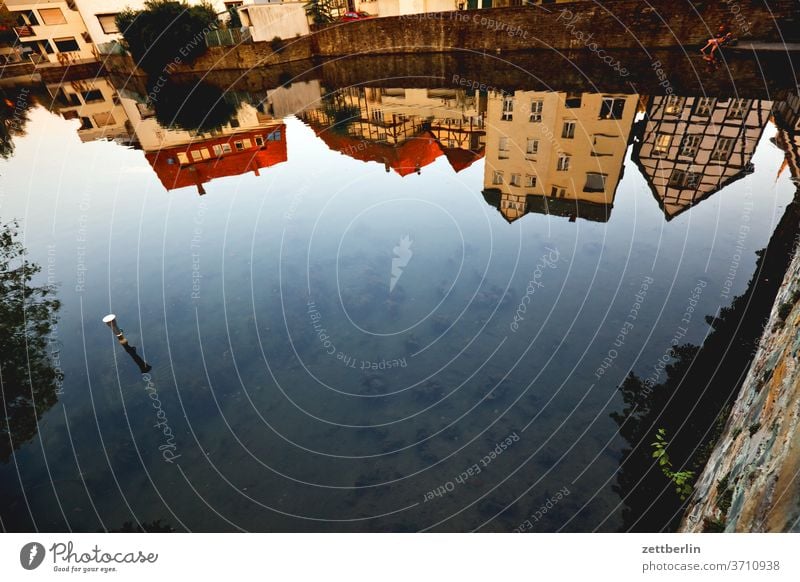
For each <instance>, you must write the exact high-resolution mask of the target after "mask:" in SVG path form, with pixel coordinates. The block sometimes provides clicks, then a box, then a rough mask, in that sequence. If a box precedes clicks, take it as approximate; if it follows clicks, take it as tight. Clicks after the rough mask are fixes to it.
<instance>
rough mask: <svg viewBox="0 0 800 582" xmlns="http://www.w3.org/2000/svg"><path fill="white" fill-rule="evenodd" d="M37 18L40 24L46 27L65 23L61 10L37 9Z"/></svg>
mask: <svg viewBox="0 0 800 582" xmlns="http://www.w3.org/2000/svg"><path fill="white" fill-rule="evenodd" d="M39 17H40V18H41V19H42V23H43V24H45V25H47V26H51V25H54V24H66V23H67V20H66V18H64V14H63V13H62V12H61V8H39Z"/></svg>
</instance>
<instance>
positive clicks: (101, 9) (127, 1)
mask: <svg viewBox="0 0 800 582" xmlns="http://www.w3.org/2000/svg"><path fill="white" fill-rule="evenodd" d="M73 3H74V4H75V5H76V7H77V9H78V12H80V14H81V17H82V18H83V23H84V24H85V25H86V30H87V32H88V33H89V38H90V39H91V40H92V42H93V43H95V44H101V43H107V42H111V41H113V40H119V39H120V38H121V36H122V35H121V34H120V33H119V29H118V28H117V23H116V17H117V14H119V13H120V12H122V11H123V10H125V9H126V8H130V9H132V10H141V9H142V8H144V3H145V0H74V2H73Z"/></svg>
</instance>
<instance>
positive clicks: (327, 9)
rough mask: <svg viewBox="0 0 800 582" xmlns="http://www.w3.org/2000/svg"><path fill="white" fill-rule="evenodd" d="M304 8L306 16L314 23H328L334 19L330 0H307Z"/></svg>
mask: <svg viewBox="0 0 800 582" xmlns="http://www.w3.org/2000/svg"><path fill="white" fill-rule="evenodd" d="M304 8H305V9H306V16H308V17H309V18H311V21H312V22H313V23H314V24H316V25H320V26H321V25H325V24H330V23H331V22H333V21H334V17H333V9H332V6H331V3H330V0H308V2H306V4H305V6H304Z"/></svg>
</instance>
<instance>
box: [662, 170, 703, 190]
mask: <svg viewBox="0 0 800 582" xmlns="http://www.w3.org/2000/svg"><path fill="white" fill-rule="evenodd" d="M668 185H669V186H670V187H671V188H679V189H684V188H696V187H697V174H695V173H694V172H687V171H685V170H672V174H670V176H669V184H668Z"/></svg>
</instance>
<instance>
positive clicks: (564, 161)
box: [556, 154, 569, 172]
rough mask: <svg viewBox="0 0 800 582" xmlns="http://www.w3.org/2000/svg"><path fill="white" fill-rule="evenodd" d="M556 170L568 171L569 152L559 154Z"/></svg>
mask: <svg viewBox="0 0 800 582" xmlns="http://www.w3.org/2000/svg"><path fill="white" fill-rule="evenodd" d="M556 170H558V171H559V172H566V171H567V170H569V155H568V154H561V155H560V156H558V164H557V165H556Z"/></svg>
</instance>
